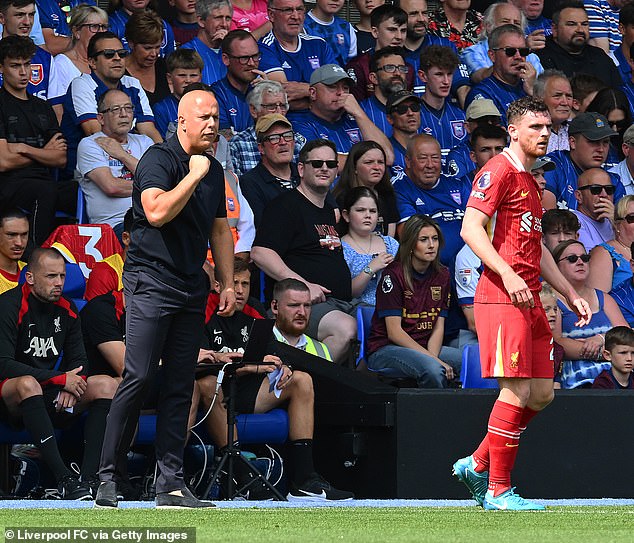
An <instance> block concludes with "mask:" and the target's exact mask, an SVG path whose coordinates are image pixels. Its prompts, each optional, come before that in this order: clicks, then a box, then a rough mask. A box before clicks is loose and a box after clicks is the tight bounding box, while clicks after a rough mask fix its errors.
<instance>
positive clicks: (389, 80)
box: [360, 47, 412, 137]
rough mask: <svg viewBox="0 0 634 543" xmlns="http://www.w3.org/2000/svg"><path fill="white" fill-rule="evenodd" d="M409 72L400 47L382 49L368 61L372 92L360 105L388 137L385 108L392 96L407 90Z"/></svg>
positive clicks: (388, 124)
mask: <svg viewBox="0 0 634 543" xmlns="http://www.w3.org/2000/svg"><path fill="white" fill-rule="evenodd" d="M410 70H412V67H411V66H410V65H409V64H406V63H405V60H404V59H403V49H402V48H401V47H384V48H383V49H379V50H378V51H377V52H376V53H374V54H373V55H372V57H371V59H370V73H369V78H370V82H371V83H372V87H373V89H374V90H373V92H372V93H371V94H370V97H369V98H366V99H365V100H363V101H362V102H360V105H361V108H362V109H363V111H365V112H366V114H367V115H368V117H369V119H370V120H371V121H372V122H373V123H374V124H375V125H376V126H377V128H378V129H379V130H381V132H383V133H384V134H385V135H386V136H388V137H389V136H391V135H392V126H391V125H390V123H389V122H388V120H387V110H386V108H385V106H386V104H387V101H388V99H389V97H390V96H391V95H392V94H394V93H395V92H399V91H402V90H405V89H406V88H407V81H406V79H407V74H408V73H409V72H410Z"/></svg>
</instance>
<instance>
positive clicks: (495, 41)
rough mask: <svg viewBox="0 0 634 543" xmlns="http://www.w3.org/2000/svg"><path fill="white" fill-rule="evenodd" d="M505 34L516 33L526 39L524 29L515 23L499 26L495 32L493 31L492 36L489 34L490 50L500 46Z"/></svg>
mask: <svg viewBox="0 0 634 543" xmlns="http://www.w3.org/2000/svg"><path fill="white" fill-rule="evenodd" d="M505 34H515V35H516V36H522V39H523V40H526V36H525V35H524V32H523V31H522V29H521V28H519V27H517V26H515V25H512V24H506V25H502V26H498V27H497V28H496V29H494V30H493V32H491V36H489V51H491V50H492V49H497V48H498V47H499V46H500V40H501V39H502V36H504V35H505Z"/></svg>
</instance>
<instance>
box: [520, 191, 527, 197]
mask: <svg viewBox="0 0 634 543" xmlns="http://www.w3.org/2000/svg"><path fill="white" fill-rule="evenodd" d="M520 196H521V197H522V198H526V197H527V196H528V191H527V190H523V191H522V192H521V193H520Z"/></svg>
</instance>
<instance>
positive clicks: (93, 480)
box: [79, 475, 101, 498]
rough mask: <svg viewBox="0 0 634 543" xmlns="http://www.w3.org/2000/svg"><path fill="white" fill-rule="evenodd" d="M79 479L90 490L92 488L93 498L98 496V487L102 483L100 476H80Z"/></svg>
mask: <svg viewBox="0 0 634 543" xmlns="http://www.w3.org/2000/svg"><path fill="white" fill-rule="evenodd" d="M79 481H80V482H81V484H83V485H84V486H85V487H86V488H88V490H90V494H91V495H92V497H93V498H96V497H97V489H98V488H99V485H100V484H101V481H100V480H99V477H97V476H96V475H92V476H91V477H80V478H79Z"/></svg>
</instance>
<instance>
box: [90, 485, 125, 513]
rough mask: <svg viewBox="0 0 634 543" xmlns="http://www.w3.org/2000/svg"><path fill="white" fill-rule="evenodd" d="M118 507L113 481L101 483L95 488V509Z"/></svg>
mask: <svg viewBox="0 0 634 543" xmlns="http://www.w3.org/2000/svg"><path fill="white" fill-rule="evenodd" d="M118 505H119V499H118V496H117V484H116V483H115V482H114V481H103V482H102V483H101V484H100V485H99V488H97V494H96V495H95V507H96V508H97V509H99V508H102V507H103V508H106V507H110V508H115V507H117V506H118Z"/></svg>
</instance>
